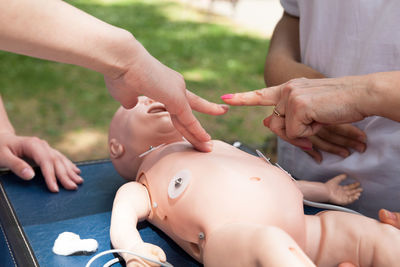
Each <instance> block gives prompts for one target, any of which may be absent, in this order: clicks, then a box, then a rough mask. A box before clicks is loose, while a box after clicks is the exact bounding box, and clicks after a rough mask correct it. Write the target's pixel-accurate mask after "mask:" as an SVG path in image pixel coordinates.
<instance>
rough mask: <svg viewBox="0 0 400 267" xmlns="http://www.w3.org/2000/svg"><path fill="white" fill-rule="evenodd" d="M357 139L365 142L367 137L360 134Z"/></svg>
mask: <svg viewBox="0 0 400 267" xmlns="http://www.w3.org/2000/svg"><path fill="white" fill-rule="evenodd" d="M357 139H358V141H360V142H363V143H366V142H367V137H365V136H363V135H360V136H359V137H357Z"/></svg>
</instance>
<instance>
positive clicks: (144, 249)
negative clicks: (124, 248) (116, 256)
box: [123, 243, 167, 267]
mask: <svg viewBox="0 0 400 267" xmlns="http://www.w3.org/2000/svg"><path fill="white" fill-rule="evenodd" d="M131 251H132V252H133V253H135V254H138V255H140V256H144V257H146V258H149V259H152V260H155V261H159V262H165V261H166V260H167V257H166V256H165V253H164V251H163V250H162V249H161V248H160V247H158V246H156V245H153V244H150V243H142V244H140V245H136V246H135V247H134V248H133V249H131ZM123 255H124V259H125V262H126V264H127V265H126V266H127V267H139V266H140V267H143V266H159V265H158V264H156V263H153V262H150V261H146V260H144V259H142V258H140V257H136V256H133V255H130V254H127V253H125V254H123Z"/></svg>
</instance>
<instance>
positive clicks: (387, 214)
mask: <svg viewBox="0 0 400 267" xmlns="http://www.w3.org/2000/svg"><path fill="white" fill-rule="evenodd" d="M379 220H380V221H381V222H382V223H386V224H390V225H392V226H394V227H396V228H397V229H400V212H391V211H388V210H385V209H381V210H380V211H379Z"/></svg>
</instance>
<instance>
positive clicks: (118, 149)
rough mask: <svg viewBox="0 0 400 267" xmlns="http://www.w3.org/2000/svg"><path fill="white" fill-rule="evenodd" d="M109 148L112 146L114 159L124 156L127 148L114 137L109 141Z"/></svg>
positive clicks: (111, 155)
mask: <svg viewBox="0 0 400 267" xmlns="http://www.w3.org/2000/svg"><path fill="white" fill-rule="evenodd" d="M108 145H109V148H110V157H111V158H113V159H117V158H119V157H122V155H124V153H125V148H124V146H123V145H122V144H121V143H120V142H118V140H117V139H115V138H112V139H111V140H110V142H109V143H108Z"/></svg>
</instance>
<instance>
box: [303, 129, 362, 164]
mask: <svg viewBox="0 0 400 267" xmlns="http://www.w3.org/2000/svg"><path fill="white" fill-rule="evenodd" d="M308 139H309V140H310V141H311V143H312V145H313V147H312V150H305V152H306V153H307V154H308V155H310V156H311V157H312V158H313V159H314V160H315V161H316V162H318V163H321V162H322V160H323V158H322V154H321V153H320V151H321V150H322V151H326V152H329V153H332V154H336V155H338V156H341V157H343V158H346V157H348V156H349V155H350V153H351V152H350V149H354V150H356V151H358V152H360V153H363V152H364V151H365V149H366V147H367V144H366V139H367V136H366V135H365V133H364V132H363V131H362V130H360V129H359V128H357V127H356V126H354V125H351V124H338V125H330V126H323V127H322V128H321V130H320V131H319V132H318V133H317V134H316V135H313V136H310V137H309V138H308Z"/></svg>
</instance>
